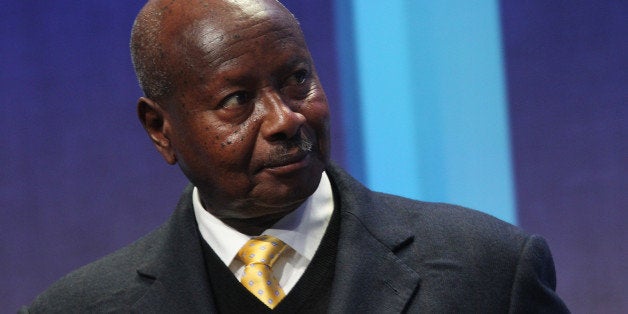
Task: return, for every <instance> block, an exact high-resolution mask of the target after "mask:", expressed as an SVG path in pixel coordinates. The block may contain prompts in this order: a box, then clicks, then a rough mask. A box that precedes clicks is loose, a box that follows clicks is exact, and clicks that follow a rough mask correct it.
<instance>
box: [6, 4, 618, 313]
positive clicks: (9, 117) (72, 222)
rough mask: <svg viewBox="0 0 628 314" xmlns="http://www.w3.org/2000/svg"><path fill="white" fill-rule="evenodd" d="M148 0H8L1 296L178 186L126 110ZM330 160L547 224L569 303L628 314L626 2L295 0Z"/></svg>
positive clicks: (116, 232)
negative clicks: (134, 48)
mask: <svg viewBox="0 0 628 314" xmlns="http://www.w3.org/2000/svg"><path fill="white" fill-rule="evenodd" d="M142 2H143V1H139V0H136V1H130V0H125V1H122V0H120V1H101V0H85V1H80V2H69V1H35V0H22V1H12V2H5V3H3V4H2V5H0V34H1V35H2V37H1V38H2V42H0V84H1V85H0V104H1V106H0V123H1V124H0V125H2V130H3V131H4V132H3V133H4V136H2V137H1V138H0V148H1V149H0V170H1V172H0V215H2V216H1V217H2V218H1V220H0V230H1V231H2V237H1V239H0V282H2V285H1V286H0V312H1V313H4V312H7V313H12V312H14V311H15V309H17V308H18V307H19V306H20V305H22V304H26V303H28V302H30V300H31V299H32V298H33V297H34V296H35V295H36V294H37V293H39V292H41V291H42V290H43V289H45V287H46V286H48V285H49V284H51V283H52V282H54V281H55V280H57V279H58V278H59V277H60V276H62V275H63V274H65V273H67V272H68V271H70V270H72V269H75V268H77V267H79V266H81V265H84V264H86V263H88V262H90V261H93V260H94V259H96V258H98V257H101V256H103V255H105V254H107V253H109V252H112V251H114V250H115V249H117V248H119V247H121V246H123V245H124V244H127V243H129V242H131V241H133V240H134V239H136V238H138V237H140V236H141V235H143V234H145V233H147V232H149V231H150V230H152V229H153V228H155V227H156V226H158V225H159V224H160V223H161V222H163V221H164V220H165V219H167V217H168V216H169V214H170V213H171V211H172V209H173V206H174V205H175V204H176V202H177V198H178V196H179V193H180V191H181V190H182V189H183V187H184V186H185V185H186V184H187V181H186V179H185V178H184V177H183V175H181V174H180V172H179V170H178V168H177V167H176V166H167V165H166V164H165V162H163V160H161V158H160V156H159V155H158V154H157V153H156V152H155V150H154V148H153V147H152V145H151V144H150V142H149V140H148V138H147V137H146V135H145V134H144V131H143V130H142V128H141V127H140V125H139V122H138V121H137V118H136V114H135V103H136V101H137V98H138V97H139V96H140V95H141V91H140V90H139V88H138V87H137V83H136V81H135V78H134V74H133V71H132V66H131V61H130V57H129V53H128V37H129V32H130V28H131V25H132V21H133V18H134V16H135V14H136V13H137V12H138V11H139V9H140V7H141V6H142ZM284 3H285V4H286V5H287V6H288V7H289V8H290V9H291V10H292V11H293V12H294V13H295V15H296V16H297V18H298V19H299V21H300V23H301V25H302V27H303V29H304V32H305V35H306V37H307V40H308V43H309V46H310V49H311V50H312V53H313V56H314V59H315V61H316V64H317V69H318V72H319V75H320V77H321V81H322V82H323V84H324V87H325V89H326V92H327V95H328V98H329V101H330V105H331V110H332V117H333V119H332V132H333V142H332V145H333V158H334V159H335V160H336V161H338V162H339V163H340V164H341V165H343V166H344V167H345V168H347V169H348V170H349V171H350V172H351V173H352V174H353V175H354V176H356V177H357V178H358V179H360V180H361V181H363V182H364V183H365V184H367V185H368V186H370V187H372V188H374V189H377V190H382V191H386V192H392V193H396V194H402V195H405V196H408V197H413V198H419V199H424V200H431V201H445V202H454V203H458V204H462V205H465V206H470V207H474V208H477V209H479V210H482V211H485V212H488V213H490V214H493V215H495V216H497V217H499V218H502V219H504V220H507V221H510V222H512V223H516V224H518V225H520V226H521V227H523V228H524V229H527V230H529V231H530V232H535V233H539V234H541V235H542V236H544V237H545V238H546V239H547V240H548V243H549V245H550V247H551V248H552V251H553V253H554V258H555V261H556V266H557V271H558V292H559V294H560V295H561V296H562V297H563V298H564V300H565V301H566V303H567V304H568V306H569V307H570V308H571V310H572V311H573V312H574V313H622V312H628V298H626V297H625V291H628V284H627V282H628V281H626V280H625V278H628V269H627V267H626V260H627V259H628V256H627V255H628V253H627V252H628V248H627V247H626V243H627V242H628V241H627V240H628V235H627V231H626V230H628V226H627V223H626V222H627V221H628V214H627V213H626V209H628V196H627V195H628V193H626V191H628V135H627V133H628V132H627V131H628V88H627V86H628V58H626V56H627V55H628V40H626V38H628V18H626V17H628V3H626V2H621V1H611V0H608V1H604V0H602V1H599V0H590V1H578V2H551V3H550V2H547V1H545V2H540V1H537V2H526V3H523V2H520V1H502V2H496V1H483V2H481V4H479V3H478V2H475V3H471V2H469V1H463V0H461V1H438V2H437V3H436V2H434V1H401V0H397V1H367V0H363V1H361V0H354V1H331V0H322V1H316V3H315V4H314V2H313V1H298V0H290V1H287V0H286V1H284Z"/></svg>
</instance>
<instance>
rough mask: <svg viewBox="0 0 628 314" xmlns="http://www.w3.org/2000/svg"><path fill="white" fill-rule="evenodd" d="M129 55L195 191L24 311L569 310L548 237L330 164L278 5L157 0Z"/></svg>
mask: <svg viewBox="0 0 628 314" xmlns="http://www.w3.org/2000/svg"><path fill="white" fill-rule="evenodd" d="M131 50H132V55H133V61H134V65H135V69H136V73H137V76H138V79H139V81H140V84H141V86H142V88H143V90H144V93H145V97H142V98H140V100H139V104H138V113H139V117H140V120H141V122H142V124H143V126H144V128H145V129H146V131H147V133H148V135H149V137H150V139H151V140H152V141H153V143H154V145H155V147H156V148H157V150H158V151H159V153H160V154H161V155H162V156H163V158H164V159H165V160H166V161H167V162H168V163H169V164H175V163H176V164H178V165H179V167H180V168H181V170H182V171H183V173H184V174H185V175H186V176H187V177H188V178H189V180H190V182H191V186H190V187H188V188H187V189H186V190H185V191H184V193H183V195H182V196H181V200H180V201H179V204H178V206H177V208H176V210H175V212H174V213H173V215H172V217H171V218H170V220H169V221H168V222H166V223H165V224H164V225H162V226H161V227H160V228H158V229H157V230H155V231H153V232H152V233H150V234H148V235H146V236H145V237H143V238H142V239H140V240H138V241H136V242H135V243H133V244H131V245H130V246H127V247H125V248H123V249H122V250H120V251H118V252H115V253H113V254H112V255H109V256H107V257H105V258H103V259H101V260H99V261H97V262H95V263H92V264H90V265H87V266H85V267H83V268H81V269H79V270H77V271H75V272H73V273H71V274H69V275H67V276H66V277H64V278H62V279H61V280H60V281H59V282H57V283H55V284H54V285H53V286H52V287H50V288H49V289H48V290H47V291H46V292H44V293H43V294H42V295H40V296H39V297H38V298H37V299H36V300H35V301H34V302H33V303H32V304H31V305H30V307H28V308H26V307H25V308H24V309H23V311H24V312H27V311H30V312H46V313H48V312H129V311H141V312H162V313H175V312H186V313H204V312H210V313H215V312H221V313H241V312H244V311H248V312H255V313H258V312H269V311H277V312H285V313H307V312H311V313H321V312H332V313H346V312H355V313H369V312H370V313H396V312H411V313H416V312H443V313H459V312H474V313H476V312H477V313H493V312H494V313H502V312H514V313H531V312H534V313H536V312H551V313H561V312H567V309H566V308H565V306H564V304H563V303H562V301H561V300H560V299H559V298H558V296H557V295H556V294H555V292H554V288H555V274H554V266H553V262H552V259H551V256H550V253H549V250H548V248H547V246H546V245H545V242H544V241H543V240H542V239H541V238H539V237H537V236H530V235H527V234H525V233H523V232H522V231H521V230H519V229H517V228H516V227H513V226H511V225H508V224H506V223H504V222H501V221H499V220H497V219H495V218H492V217H489V216H487V215H484V214H481V213H478V212H475V211H471V210H468V209H463V208H459V207H455V206H451V205H444V204H430V203H422V202H417V201H412V200H408V199H403V198H400V197H396V196H391V195H386V194H381V193H374V192H371V191H369V190H367V189H366V188H365V187H363V186H362V185H361V184H360V183H358V182H357V181H355V180H354V179H352V178H351V177H350V176H349V175H348V174H346V173H345V172H344V171H343V170H341V169H339V168H338V167H337V166H336V165H334V164H333V163H331V162H330V161H329V131H328V127H329V112H328V105H327V101H326V98H325V94H324V92H323V89H322V87H321V85H320V82H319V81H318V77H317V74H316V71H315V68H314V64H313V62H312V59H311V56H310V53H309V51H308V49H307V47H306V44H305V41H304V39H303V35H302V33H301V30H300V28H299V26H298V23H297V22H296V20H295V19H294V17H293V16H292V15H291V14H290V13H289V12H288V11H287V10H286V9H285V8H284V7H283V6H282V5H281V4H279V3H278V2H275V1H274V0H257V1H255V0H241V1H236V0H205V1H175V0H155V1H149V3H148V4H147V5H146V6H145V7H144V8H143V9H142V11H141V12H140V14H139V15H138V17H137V19H136V22H135V25H134V27H133V32H132V38H131ZM259 235H264V236H263V237H258V236H259ZM250 239H252V241H250ZM268 239H271V240H268ZM275 246H277V247H280V248H281V249H280V250H277V251H276V252H275V251H273V252H274V253H268V255H264V258H263V259H261V260H255V261H251V260H252V259H254V256H256V255H261V254H265V253H263V251H265V250H274V248H273V247H275ZM257 248H259V250H257ZM258 257H259V256H258ZM267 260H272V261H267ZM258 267H259V268H258ZM256 276H258V277H260V278H262V277H263V278H264V279H263V280H261V281H260V282H257V281H255V280H256V279H255V278H256ZM258 285H260V286H259V287H258ZM249 286H251V287H252V286H255V287H256V288H254V289H253V288H250V287H249ZM266 286H268V287H270V288H268V289H269V290H268V291H266V290H265V289H266Z"/></svg>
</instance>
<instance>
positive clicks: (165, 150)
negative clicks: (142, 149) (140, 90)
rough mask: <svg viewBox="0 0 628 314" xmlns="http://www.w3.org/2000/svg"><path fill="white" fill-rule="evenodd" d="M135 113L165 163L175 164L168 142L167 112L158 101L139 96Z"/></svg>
mask: <svg viewBox="0 0 628 314" xmlns="http://www.w3.org/2000/svg"><path fill="white" fill-rule="evenodd" d="M137 115H138V117H139V118H140V122H141V123H142V126H143V127H144V129H145V130H146V133H148V136H149V137H150V139H151V141H153V144H154V145H155V147H156V148H157V151H159V153H160V154H161V156H163V157H164V159H165V160H166V162H167V163H169V164H171V165H173V164H175V163H176V162H177V156H176V154H175V152H174V148H173V147H172V145H171V142H170V122H169V121H168V113H167V112H166V111H165V110H164V109H163V108H162V107H161V106H160V105H159V104H158V103H156V102H154V101H152V100H151V99H148V98H146V97H140V99H139V100H138V102H137Z"/></svg>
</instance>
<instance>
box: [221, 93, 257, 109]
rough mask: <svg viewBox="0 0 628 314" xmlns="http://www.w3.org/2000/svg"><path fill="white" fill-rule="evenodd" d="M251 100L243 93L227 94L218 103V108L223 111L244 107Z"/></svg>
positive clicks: (247, 94) (249, 96)
mask: <svg viewBox="0 0 628 314" xmlns="http://www.w3.org/2000/svg"><path fill="white" fill-rule="evenodd" d="M250 100H251V95H250V94H249V93H247V92H245V91H237V92H235V93H232V94H229V96H227V97H225V99H223V100H222V101H221V102H220V108H224V109H236V108H237V107H241V106H244V105H246V104H247V103H248V102H249V101H250Z"/></svg>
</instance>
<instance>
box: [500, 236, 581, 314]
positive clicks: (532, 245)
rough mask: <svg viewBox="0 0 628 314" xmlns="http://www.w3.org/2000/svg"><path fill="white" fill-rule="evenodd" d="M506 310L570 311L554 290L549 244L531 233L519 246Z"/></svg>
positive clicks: (520, 311)
mask: <svg viewBox="0 0 628 314" xmlns="http://www.w3.org/2000/svg"><path fill="white" fill-rule="evenodd" d="M509 312H510V313H569V310H568V309H567V306H566V305H565V303H563V301H562V300H561V299H560V298H559V297H558V295H557V294H556V272H555V270H554V261H553V259H552V255H551V253H550V250H549V247H548V246H547V243H546V242H545V240H544V239H543V238H541V237H539V236H536V235H533V236H530V237H529V238H528V239H527V241H526V242H525V244H524V245H523V248H522V249H521V254H520V256H519V263H518V265H517V270H516V272H515V278H514V281H513V286H512V290H511V296H510V310H509Z"/></svg>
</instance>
